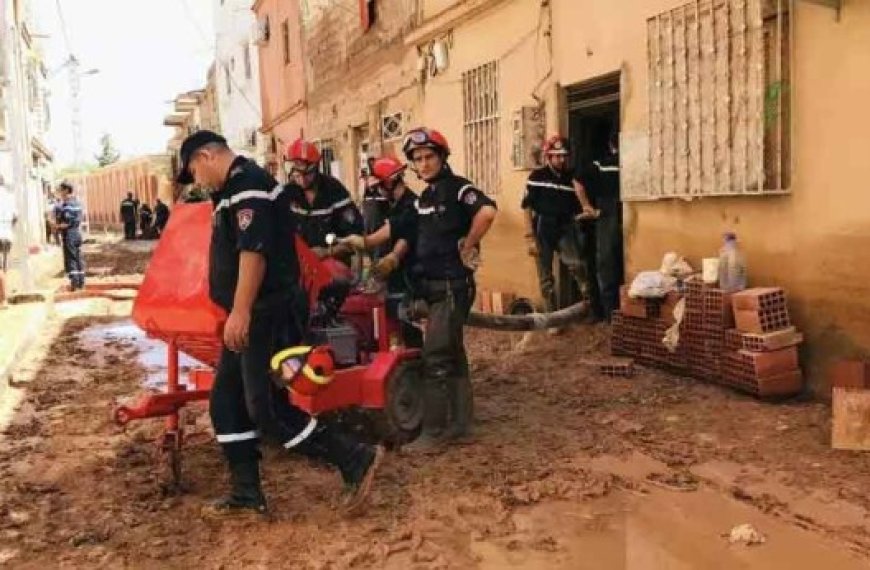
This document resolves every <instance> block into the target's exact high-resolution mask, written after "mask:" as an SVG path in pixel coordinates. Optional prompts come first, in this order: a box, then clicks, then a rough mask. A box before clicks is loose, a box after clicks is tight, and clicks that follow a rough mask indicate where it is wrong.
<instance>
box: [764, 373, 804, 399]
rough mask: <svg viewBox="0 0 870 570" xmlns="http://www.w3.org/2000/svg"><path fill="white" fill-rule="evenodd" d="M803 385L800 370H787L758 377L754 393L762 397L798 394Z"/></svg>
mask: <svg viewBox="0 0 870 570" xmlns="http://www.w3.org/2000/svg"><path fill="white" fill-rule="evenodd" d="M803 387H804V379H803V374H802V373H801V371H800V370H789V371H788V372H783V373H781V374H777V375H775V376H769V377H767V378H760V379H759V380H758V382H757V387H756V390H755V395H756V396H760V397H762V398H767V397H771V396H793V395H795V394H799V393H800V392H801V390H803Z"/></svg>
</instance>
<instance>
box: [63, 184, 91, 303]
mask: <svg viewBox="0 0 870 570" xmlns="http://www.w3.org/2000/svg"><path fill="white" fill-rule="evenodd" d="M60 195H61V197H62V198H63V205H62V206H61V208H60V215H59V216H58V221H57V228H58V229H59V230H60V237H61V240H62V241H63V265H64V269H66V274H67V277H69V283H70V288H71V289H72V290H73V291H75V290H76V289H84V287H85V262H84V260H83V259H82V232H81V229H80V226H81V223H82V207H81V204H79V201H78V200H76V198H75V196H73V187H72V184H70V183H69V182H61V183H60Z"/></svg>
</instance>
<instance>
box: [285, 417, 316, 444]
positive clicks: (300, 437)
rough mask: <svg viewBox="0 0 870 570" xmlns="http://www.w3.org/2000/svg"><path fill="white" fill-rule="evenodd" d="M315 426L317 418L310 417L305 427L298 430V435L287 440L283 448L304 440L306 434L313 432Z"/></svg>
mask: <svg viewBox="0 0 870 570" xmlns="http://www.w3.org/2000/svg"><path fill="white" fill-rule="evenodd" d="M316 427H317V418H315V417H312V418H311V420H309V422H308V425H307V426H305V429H303V430H302V431H300V432H299V435H297V436H296V437H294V438H293V439H291V440H290V441H288V442H287V443H285V444H284V449H293V448H294V447H296V446H297V445H299V444H300V443H302V442H303V441H305V440H306V439H307V438H308V436H310V435H311V434H312V433H313V432H314V428H316Z"/></svg>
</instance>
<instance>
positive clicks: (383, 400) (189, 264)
mask: <svg viewBox="0 0 870 570" xmlns="http://www.w3.org/2000/svg"><path fill="white" fill-rule="evenodd" d="M210 237H211V205H210V204H207V203H203V204H180V205H178V206H176V207H175V208H174V209H173V211H172V218H171V220H170V223H169V225H168V226H167V228H166V230H165V232H164V234H163V236H162V237H161V239H160V243H159V244H158V245H157V248H156V249H155V251H154V254H153V256H152V258H151V262H150V264H149V266H148V269H147V271H146V273H145V278H144V281H143V282H142V284H141V286H140V287H139V294H138V296H137V297H136V301H135V304H134V306H133V320H134V321H135V322H136V324H137V325H138V326H139V327H141V328H142V329H143V330H144V331H145V332H147V333H148V336H150V337H152V338H157V339H160V340H162V341H164V342H166V344H167V358H168V375H167V382H166V392H164V393H159V394H149V395H146V396H143V397H141V398H140V399H138V400H137V401H135V402H133V403H131V404H129V405H121V406H119V407H117V408H116V409H115V411H114V417H115V421H116V422H118V423H119V424H120V425H124V424H126V423H128V422H129V421H131V420H137V419H144V418H154V417H166V430H165V433H164V436H163V438H162V440H161V449H162V450H163V451H164V452H165V453H166V456H165V457H166V459H168V465H169V468H170V469H171V477H172V480H173V483H174V484H176V485H177V484H178V483H179V481H180V449H181V444H182V440H183V434H182V426H181V425H180V422H179V412H180V410H181V409H182V408H183V407H184V406H185V405H186V404H188V403H189V402H194V401H198V400H207V399H208V394H209V390H210V388H211V384H212V381H213V379H214V372H213V368H214V367H215V366H216V364H217V360H218V357H219V354H220V350H221V345H222V342H221V332H222V327H223V323H224V321H225V319H226V314H225V312H224V311H223V310H222V309H221V308H219V307H218V306H216V305H215V304H213V303H212V302H211V300H210V299H209V295H208V251H209V240H210ZM296 250H297V254H298V257H299V262H300V270H301V281H302V286H303V288H304V290H305V291H306V292H307V294H308V301H309V306H310V307H311V308H312V313H311V328H310V331H309V337H310V338H309V342H310V343H312V344H315V345H319V346H328V347H329V348H330V349H331V352H332V354H333V356H334V360H335V366H336V369H335V371H334V373H333V374H332V379H331V381H330V382H329V383H326V384H324V385H323V386H321V387H320V389H318V390H314V391H313V390H305V392H306V393H305V394H303V393H301V392H294V391H292V390H291V391H290V392H289V393H290V394H291V398H292V401H293V403H294V404H295V405H297V406H299V407H300V408H302V409H304V410H306V411H308V412H309V413H311V414H321V413H324V412H330V411H337V410H344V409H349V408H354V407H356V408H363V409H368V410H372V411H374V413H376V414H377V415H378V416H379V418H380V419H381V420H382V421H380V422H378V424H379V425H381V426H383V427H384V428H386V431H385V433H383V434H382V436H383V437H384V438H385V439H387V440H392V441H394V442H401V441H408V440H410V439H413V438H414V437H416V435H417V433H418V432H419V429H420V423H421V421H422V406H421V396H420V390H419V388H418V385H419V377H420V374H419V372H420V351H419V350H418V349H410V348H406V347H404V346H403V345H402V343H401V338H400V327H399V325H398V322H397V320H396V318H395V315H394V311H392V310H390V311H388V307H387V303H386V301H385V298H384V296H383V295H382V294H376V293H368V292H365V291H364V290H363V289H362V288H361V287H359V286H358V283H357V284H355V283H354V279H353V277H354V276H353V275H352V274H353V272H352V271H350V270H349V269H348V268H347V266H345V265H343V264H341V263H339V262H337V261H334V260H320V259H318V258H317V256H316V255H315V254H314V253H313V252H312V251H311V250H310V249H309V248H308V246H307V245H306V244H305V243H304V242H303V241H302V240H301V239H300V238H298V237H297V238H296ZM356 277H357V279H356V281H357V282H358V281H359V278H358V277H359V276H358V275H357V276H356ZM388 312H389V313H390V315H388ZM281 348H284V347H281ZM180 352H181V353H185V354H188V355H190V356H191V357H193V358H195V359H197V360H199V361H200V362H202V363H203V364H204V365H205V366H204V367H203V368H199V369H194V370H191V371H190V372H188V373H187V382H186V383H182V378H181V373H180V371H179V366H178V356H179V353H180Z"/></svg>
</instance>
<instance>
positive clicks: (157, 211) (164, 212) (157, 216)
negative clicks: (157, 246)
mask: <svg viewBox="0 0 870 570" xmlns="http://www.w3.org/2000/svg"><path fill="white" fill-rule="evenodd" d="M168 223H169V208H168V207H167V206H166V204H164V203H163V200H161V199H160V198H157V204H155V205H154V228H155V229H156V230H157V234H158V235H161V234H163V230H165V229H166V224H168Z"/></svg>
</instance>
